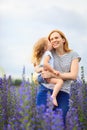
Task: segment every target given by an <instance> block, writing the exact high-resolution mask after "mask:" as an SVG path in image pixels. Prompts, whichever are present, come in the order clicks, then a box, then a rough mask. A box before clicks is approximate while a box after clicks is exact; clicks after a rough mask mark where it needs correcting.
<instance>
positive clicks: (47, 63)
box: [32, 37, 63, 106]
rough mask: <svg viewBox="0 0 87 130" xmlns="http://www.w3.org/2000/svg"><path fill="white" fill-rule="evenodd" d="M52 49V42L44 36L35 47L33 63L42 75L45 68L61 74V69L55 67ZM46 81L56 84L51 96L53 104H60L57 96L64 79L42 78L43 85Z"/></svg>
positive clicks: (36, 70)
mask: <svg viewBox="0 0 87 130" xmlns="http://www.w3.org/2000/svg"><path fill="white" fill-rule="evenodd" d="M52 49H53V48H52V45H51V43H50V42H49V41H48V39H47V38H44V37H43V38H41V39H39V40H38V41H37V42H36V43H35V45H34V47H33V55H32V63H33V65H34V67H35V72H37V73H38V74H39V76H40V75H41V72H42V71H43V70H46V71H50V72H53V73H54V74H56V75H58V74H59V71H56V70H55V69H54V68H53V61H54V60H53V56H52V54H51V50H52ZM44 82H50V83H52V84H55V86H54V90H53V93H52V95H51V98H52V101H53V104H54V105H55V106H58V103H57V100H56V96H57V94H58V92H59V91H60V89H61V87H62V85H63V80H62V79H57V78H50V79H43V80H42V84H43V85H44Z"/></svg>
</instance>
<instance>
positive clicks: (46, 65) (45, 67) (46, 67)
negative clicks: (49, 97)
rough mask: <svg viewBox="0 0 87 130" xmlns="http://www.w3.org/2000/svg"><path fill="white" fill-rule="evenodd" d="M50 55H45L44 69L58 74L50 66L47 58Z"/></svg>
mask: <svg viewBox="0 0 87 130" xmlns="http://www.w3.org/2000/svg"><path fill="white" fill-rule="evenodd" d="M50 58H51V57H50V56H49V55H48V56H45V58H44V65H43V66H44V69H45V70H48V71H50V72H52V73H54V74H56V75H57V74H59V72H58V71H56V70H55V69H53V68H52V67H51V65H50V64H49V60H50Z"/></svg>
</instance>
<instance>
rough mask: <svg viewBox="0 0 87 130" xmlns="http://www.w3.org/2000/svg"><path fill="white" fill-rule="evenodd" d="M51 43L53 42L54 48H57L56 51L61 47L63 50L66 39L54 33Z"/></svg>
mask: <svg viewBox="0 0 87 130" xmlns="http://www.w3.org/2000/svg"><path fill="white" fill-rule="evenodd" d="M50 42H51V44H52V46H53V48H55V49H57V48H59V47H62V48H63V43H64V42H65V39H63V38H62V37H61V35H60V34H59V33H58V32H54V33H52V34H51V36H50Z"/></svg>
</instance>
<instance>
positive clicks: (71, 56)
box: [36, 30, 81, 122]
mask: <svg viewBox="0 0 87 130" xmlns="http://www.w3.org/2000/svg"><path fill="white" fill-rule="evenodd" d="M48 39H49V41H50V42H51V44H52V46H53V48H54V49H53V50H52V55H53V57H54V69H56V70H58V71H59V72H60V73H59V75H56V74H53V73H51V72H48V71H43V72H42V77H43V78H48V79H49V78H51V77H56V78H60V79H62V80H63V81H64V83H63V86H62V88H61V90H60V92H59V93H58V95H57V102H58V106H55V107H54V110H55V109H56V108H60V109H62V111H63V119H64V122H65V117H66V114H67V111H68V109H69V94H70V87H71V81H72V80H76V79H77V77H78V71H79V61H80V59H81V58H80V57H79V55H78V54H77V52H74V51H72V50H71V49H69V46H68V41H67V39H66V37H65V35H64V34H63V32H61V31H59V30H53V31H52V32H51V33H50V34H49V36H48ZM39 82H40V81H39ZM48 91H50V92H51V93H52V91H53V85H52V84H45V83H40V86H39V92H38V94H37V101H36V102H37V105H41V104H44V105H46V103H47V93H48Z"/></svg>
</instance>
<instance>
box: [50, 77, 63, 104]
mask: <svg viewBox="0 0 87 130" xmlns="http://www.w3.org/2000/svg"><path fill="white" fill-rule="evenodd" d="M50 82H51V83H55V84H56V85H55V86H54V89H53V93H52V95H51V97H52V101H53V104H54V105H55V106H58V103H57V100H56V96H57V94H58V92H59V91H60V89H61V88H62V85H63V80H62V79H55V78H52V79H51V81H50Z"/></svg>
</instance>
